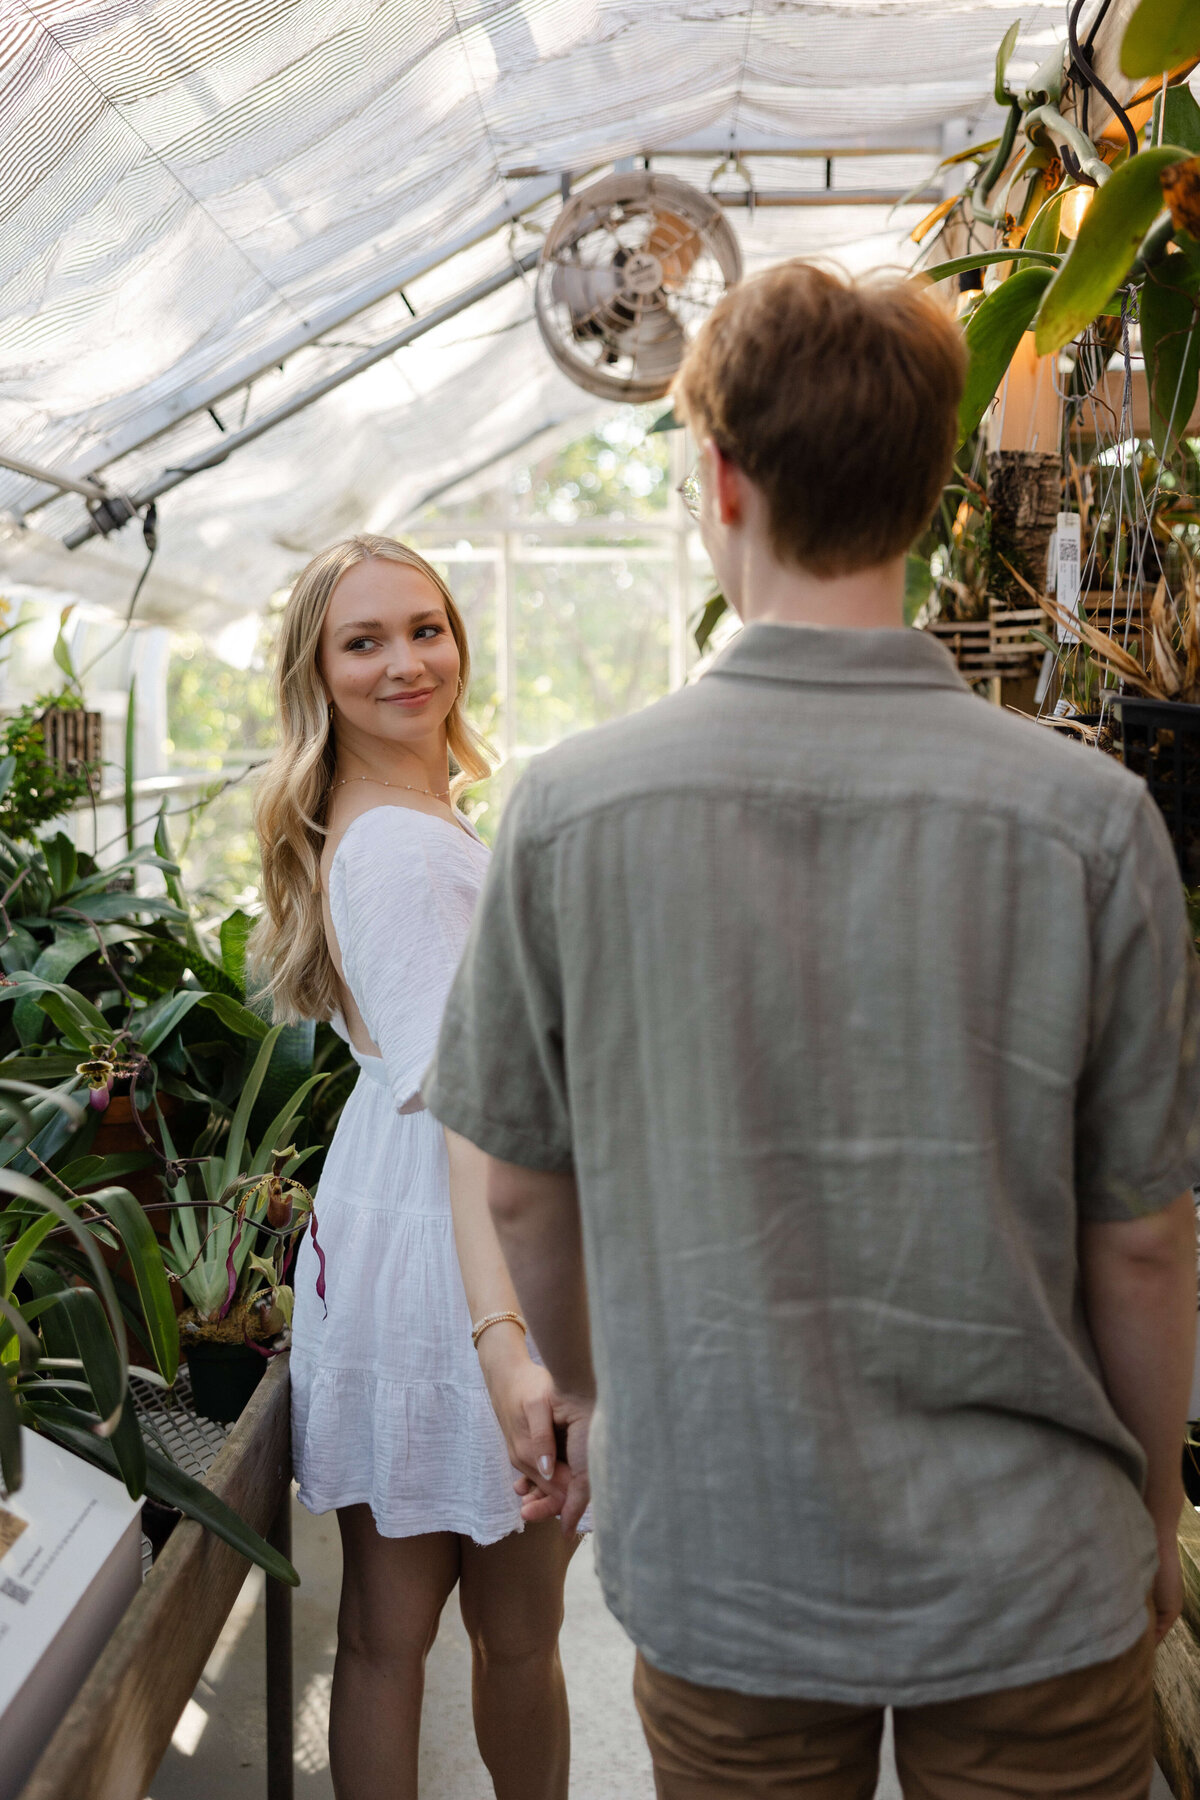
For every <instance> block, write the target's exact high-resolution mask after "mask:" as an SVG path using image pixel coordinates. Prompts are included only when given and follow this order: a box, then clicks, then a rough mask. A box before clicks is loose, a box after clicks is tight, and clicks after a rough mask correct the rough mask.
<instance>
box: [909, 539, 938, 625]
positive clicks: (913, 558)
mask: <svg viewBox="0 0 1200 1800" xmlns="http://www.w3.org/2000/svg"><path fill="white" fill-rule="evenodd" d="M932 587H933V576H932V575H931V574H930V572H929V558H928V557H926V556H917V555H916V554H915V552H912V553H910V554H909V555H908V556H907V557H906V558H905V561H904V623H905V624H906V625H911V624H912V622H913V620H914V619H915V618H916V616H917V614H918V613H919V612H920V610H921V608H922V607H923V606H924V604H925V602H926V601H927V600H928V598H929V594H930V590H931V589H932Z"/></svg>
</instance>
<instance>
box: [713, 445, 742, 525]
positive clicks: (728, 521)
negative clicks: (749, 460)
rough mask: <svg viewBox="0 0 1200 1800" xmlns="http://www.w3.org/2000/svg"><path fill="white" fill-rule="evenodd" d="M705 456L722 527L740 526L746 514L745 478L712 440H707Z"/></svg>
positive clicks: (716, 509)
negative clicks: (743, 489) (743, 484)
mask: <svg viewBox="0 0 1200 1800" xmlns="http://www.w3.org/2000/svg"><path fill="white" fill-rule="evenodd" d="M704 455H705V457H706V459H707V460H708V468H709V475H710V478H711V481H712V494H713V500H714V501H715V503H716V504H715V511H716V514H717V517H718V519H720V521H721V523H722V525H740V524H741V523H742V522H743V520H744V518H745V512H746V503H745V495H744V493H743V491H742V483H743V476H742V472H741V470H740V469H739V468H738V466H737V464H736V463H735V462H731V461H730V460H729V458H728V457H727V456H723V455H722V454H721V451H720V450H719V449H718V447H717V445H716V444H715V443H714V441H713V439H712V438H708V439H706V440H705V444H704Z"/></svg>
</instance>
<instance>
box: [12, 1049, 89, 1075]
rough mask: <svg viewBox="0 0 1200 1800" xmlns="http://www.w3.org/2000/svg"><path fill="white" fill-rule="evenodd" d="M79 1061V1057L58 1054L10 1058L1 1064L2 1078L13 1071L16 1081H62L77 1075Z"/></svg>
mask: <svg viewBox="0 0 1200 1800" xmlns="http://www.w3.org/2000/svg"><path fill="white" fill-rule="evenodd" d="M78 1061H79V1058H78V1056H66V1055H60V1054H58V1053H52V1054H51V1055H49V1056H10V1057H9V1058H8V1060H7V1061H6V1062H2V1063H0V1078H3V1077H5V1076H7V1075H8V1074H9V1073H10V1071H11V1074H12V1077H13V1079H14V1080H15V1081H28V1082H36V1081H38V1080H39V1079H42V1080H45V1081H61V1080H62V1079H63V1078H64V1076H67V1075H73V1074H74V1073H75V1065H76V1063H77V1062H78Z"/></svg>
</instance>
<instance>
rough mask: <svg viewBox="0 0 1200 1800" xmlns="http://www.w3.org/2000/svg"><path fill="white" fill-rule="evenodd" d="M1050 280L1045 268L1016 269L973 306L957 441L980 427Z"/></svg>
mask: <svg viewBox="0 0 1200 1800" xmlns="http://www.w3.org/2000/svg"><path fill="white" fill-rule="evenodd" d="M1051 279H1052V276H1051V274H1050V271H1049V270H1048V269H1018V270H1017V272H1016V274H1015V275H1010V276H1009V278H1008V280H1007V281H1005V282H1002V283H1001V285H1000V286H999V287H998V288H996V289H995V290H994V292H992V293H990V294H988V295H987V297H986V298H985V299H984V300H983V301H982V303H981V304H980V305H979V306H977V307H976V309H975V312H974V313H973V315H972V317H971V322H970V324H969V325H968V326H967V332H966V337H967V350H968V352H969V354H970V363H969V365H968V368H967V383H966V387H965V388H964V390H963V397H962V402H961V404H960V406H959V409H958V441H959V444H960V445H961V444H963V443H964V442H965V441H966V439H967V438H969V437H970V436H971V433H972V432H973V431H977V430H978V428H979V424H980V421H981V420H982V418H983V415H984V413H985V412H986V411H987V409H988V407H989V406H990V405H991V403H992V400H993V399H994V398H995V394H996V389H997V388H998V387H999V386H1000V383H1001V380H1002V379H1003V377H1004V372H1005V370H1006V369H1007V368H1008V365H1009V363H1010V362H1011V361H1012V359H1013V356H1014V355H1015V353H1016V349H1017V345H1018V344H1019V343H1020V341H1021V339H1022V338H1023V337H1024V335H1025V333H1026V332H1027V331H1028V330H1029V326H1030V324H1031V322H1032V320H1033V315H1034V313H1035V312H1036V311H1037V309H1038V304H1039V302H1040V301H1041V298H1042V295H1043V294H1044V293H1045V291H1046V288H1047V286H1048V285H1049V283H1050V281H1051Z"/></svg>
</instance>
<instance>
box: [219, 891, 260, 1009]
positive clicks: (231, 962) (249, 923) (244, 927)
mask: <svg viewBox="0 0 1200 1800" xmlns="http://www.w3.org/2000/svg"><path fill="white" fill-rule="evenodd" d="M253 930H254V920H253V919H252V918H251V917H250V914H249V913H246V912H242V910H241V909H240V907H239V909H238V911H237V912H231V913H230V915H229V917H228V918H227V919H222V921H221V964H222V967H223V968H224V970H225V973H226V974H227V975H228V976H229V978H230V980H231V981H236V982H237V985H238V987H239V988H241V990H242V992H243V993H245V991H246V941H247V939H248V938H249V936H250V933H251V932H252V931H253Z"/></svg>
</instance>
